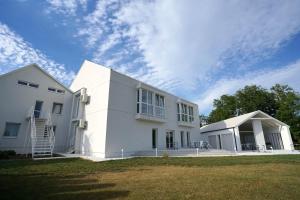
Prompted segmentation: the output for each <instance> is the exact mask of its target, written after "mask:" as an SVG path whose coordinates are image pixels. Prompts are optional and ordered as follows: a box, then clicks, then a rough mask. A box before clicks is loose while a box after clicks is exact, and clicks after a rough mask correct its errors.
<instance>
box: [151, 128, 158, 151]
mask: <svg viewBox="0 0 300 200" xmlns="http://www.w3.org/2000/svg"><path fill="white" fill-rule="evenodd" d="M152 148H153V149H155V148H157V129H152Z"/></svg>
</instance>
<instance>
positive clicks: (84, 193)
mask: <svg viewBox="0 0 300 200" xmlns="http://www.w3.org/2000/svg"><path fill="white" fill-rule="evenodd" d="M0 178H1V180H0V194H1V199H2V200H6V199H14V200H15V199H55V200H59V199H72V200H73V199H85V200H87V199H91V200H92V199H112V198H122V197H127V196H128V195H129V191H125V190H114V187H115V185H116V184H114V183H101V182H99V180H97V179H95V178H87V177H85V176H80V175H76V176H75V175H72V176H70V175H68V176H63V175H61V176H53V175H46V174H34V175H29V174H28V175H2V176H1V177H0Z"/></svg>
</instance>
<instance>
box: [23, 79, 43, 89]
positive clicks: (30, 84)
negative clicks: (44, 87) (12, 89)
mask: <svg viewBox="0 0 300 200" xmlns="http://www.w3.org/2000/svg"><path fill="white" fill-rule="evenodd" d="M18 85H24V86H29V87H34V88H38V87H39V85H38V84H36V83H30V82H27V81H21V80H18Z"/></svg>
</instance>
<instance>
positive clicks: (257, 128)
mask: <svg viewBox="0 0 300 200" xmlns="http://www.w3.org/2000/svg"><path fill="white" fill-rule="evenodd" d="M252 127H253V133H254V138H255V143H256V145H258V146H259V148H260V149H263V148H264V149H266V142H265V136H264V131H263V128H262V124H261V120H259V119H255V120H252Z"/></svg>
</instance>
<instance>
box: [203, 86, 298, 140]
mask: <svg viewBox="0 0 300 200" xmlns="http://www.w3.org/2000/svg"><path fill="white" fill-rule="evenodd" d="M256 110H261V111H263V112H265V113H267V114H269V115H271V116H272V117H275V118H276V119H278V120H280V121H282V122H284V123H286V124H288V125H289V126H290V131H291V134H292V138H293V140H294V141H295V142H300V95H299V93H298V92H296V91H295V90H294V89H293V88H291V87H289V86H288V85H280V84H276V85H274V86H272V87H271V88H270V89H269V90H268V89H266V88H263V87H261V86H257V85H250V86H245V87H244V88H243V89H240V90H238V91H237V92H236V93H235V94H233V95H226V94H225V95H222V96H221V97H220V98H219V99H214V102H213V110H212V111H211V112H210V114H209V115H208V116H204V115H200V123H201V124H200V126H201V125H203V123H209V124H210V123H214V122H217V121H221V120H225V119H228V118H231V117H235V116H238V115H242V114H246V113H249V112H253V111H256Z"/></svg>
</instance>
